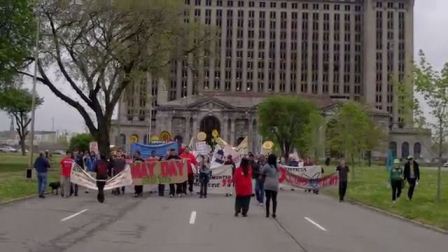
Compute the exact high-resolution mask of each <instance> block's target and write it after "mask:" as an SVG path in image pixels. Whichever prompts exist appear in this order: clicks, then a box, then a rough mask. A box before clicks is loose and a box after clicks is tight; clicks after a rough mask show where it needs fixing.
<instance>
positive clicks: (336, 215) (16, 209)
mask: <svg viewBox="0 0 448 252" xmlns="http://www.w3.org/2000/svg"><path fill="white" fill-rule="evenodd" d="M233 204H234V199H233V198H226V197H224V196H220V195H210V196H209V198H208V199H199V198H198V197H196V196H194V197H193V196H189V197H187V198H179V199H169V198H159V197H157V196H155V195H154V196H152V195H151V196H149V194H146V196H145V197H144V198H141V199H134V198H132V195H131V194H127V195H125V196H112V195H107V198H106V202H105V203H104V204H99V203H97V202H96V200H95V195H94V194H93V193H90V194H84V192H82V193H81V195H80V196H79V197H76V198H75V197H72V198H68V199H62V198H59V197H57V196H49V197H47V198H46V199H43V200H41V199H38V198H35V199H30V200H25V201H21V202H17V203H13V204H8V205H3V206H0V251H2V252H3V251H5V252H6V251H11V252H15V251H39V252H40V251H42V252H52V251H58V252H59V251H73V252H80V251H86V252H87V251H95V252H102V251H105V252H111V251H151V252H175V251H183V252H193V251H194V252H201V251H204V252H205V251H207V252H211V251H213V252H214V251H216V252H220V251H223V252H224V251H225V252H229V251H235V252H236V251H238V252H239V251H247V252H252V251H254V252H273V251H281V252H289V251H317V252H320V251H322V252H324V251H325V252H327V251H355V252H358V251H360V252H361V251H363V252H369V251H372V252H379V251H382V252H386V251H391V252H392V251H393V252H398V251H406V252H411V251H418V252H421V251H425V252H429V251H445V252H446V251H448V236H447V235H444V234H441V233H438V232H435V231H431V230H428V229H425V228H422V227H419V226H416V225H414V224H410V223H408V222H404V221H400V220H397V219H395V218H392V217H388V216H384V215H381V214H378V213H376V212H372V211H370V210H367V209H364V208H361V207H358V206H354V205H351V204H348V203H339V202H337V201H336V200H334V199H332V198H329V197H326V196H322V195H318V196H317V195H312V194H305V193H303V192H281V193H280V196H279V209H278V217H277V220H274V219H272V218H269V219H266V218H265V217H264V209H263V208H262V207H260V206H257V205H255V202H252V203H251V209H250V211H249V217H247V218H243V217H238V218H235V217H234V216H233Z"/></svg>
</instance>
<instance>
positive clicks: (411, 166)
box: [404, 156, 420, 200]
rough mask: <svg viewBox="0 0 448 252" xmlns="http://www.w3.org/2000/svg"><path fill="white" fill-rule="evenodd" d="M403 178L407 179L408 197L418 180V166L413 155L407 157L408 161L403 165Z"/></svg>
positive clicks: (410, 195)
mask: <svg viewBox="0 0 448 252" xmlns="http://www.w3.org/2000/svg"><path fill="white" fill-rule="evenodd" d="M404 179H405V180H406V181H408V184H409V189H408V199H409V200H412V197H413V196H414V189H415V185H416V184H418V182H419V181H420V167H419V165H418V163H417V161H415V160H414V157H413V156H409V157H408V162H406V164H405V165H404Z"/></svg>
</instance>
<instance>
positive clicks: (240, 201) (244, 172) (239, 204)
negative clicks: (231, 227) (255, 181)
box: [234, 158, 252, 217]
mask: <svg viewBox="0 0 448 252" xmlns="http://www.w3.org/2000/svg"><path fill="white" fill-rule="evenodd" d="M234 181H235V192H236V198H235V217H238V215H239V214H240V213H242V214H243V217H247V212H248V211H249V204H250V198H251V196H252V171H251V168H250V165H249V160H248V159H246V158H243V159H242V160H241V165H240V167H238V168H237V169H236V170H235V174H234Z"/></svg>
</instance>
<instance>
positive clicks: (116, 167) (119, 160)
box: [112, 156, 126, 195]
mask: <svg viewBox="0 0 448 252" xmlns="http://www.w3.org/2000/svg"><path fill="white" fill-rule="evenodd" d="M112 167H113V173H112V176H115V175H117V174H118V173H120V172H122V171H124V168H125V167H126V160H124V157H123V156H120V157H118V156H115V157H114V158H113V159H112ZM120 189H121V191H122V192H123V194H124V186H123V187H122V188H115V189H114V190H113V191H112V192H113V193H114V194H115V195H120Z"/></svg>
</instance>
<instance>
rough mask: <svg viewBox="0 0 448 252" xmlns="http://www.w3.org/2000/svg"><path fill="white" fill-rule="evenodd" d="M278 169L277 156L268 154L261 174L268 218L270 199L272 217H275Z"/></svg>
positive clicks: (267, 216)
mask: <svg viewBox="0 0 448 252" xmlns="http://www.w3.org/2000/svg"><path fill="white" fill-rule="evenodd" d="M279 174H280V173H279V170H278V167H277V156H275V155H274V154H270V155H269V156H268V162H267V164H265V165H264V167H263V171H262V176H263V180H264V192H265V194H266V218H269V213H270V211H269V210H270V204H271V200H272V218H276V217H277V193H278V189H279V181H278V179H279Z"/></svg>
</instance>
